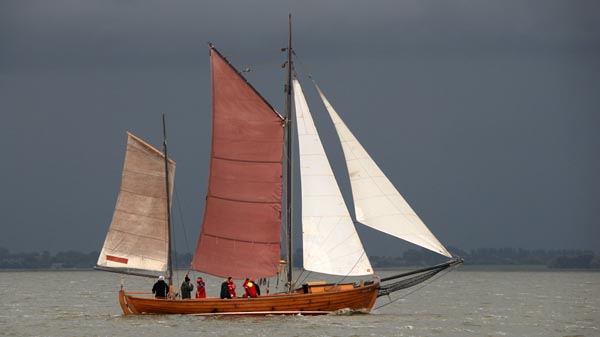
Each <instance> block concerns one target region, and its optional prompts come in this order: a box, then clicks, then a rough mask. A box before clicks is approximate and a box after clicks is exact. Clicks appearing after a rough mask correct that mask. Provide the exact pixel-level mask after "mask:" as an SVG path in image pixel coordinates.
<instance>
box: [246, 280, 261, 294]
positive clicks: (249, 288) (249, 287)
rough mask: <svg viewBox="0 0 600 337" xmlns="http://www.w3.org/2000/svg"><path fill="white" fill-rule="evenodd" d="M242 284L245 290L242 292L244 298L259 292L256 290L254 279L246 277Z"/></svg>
mask: <svg viewBox="0 0 600 337" xmlns="http://www.w3.org/2000/svg"><path fill="white" fill-rule="evenodd" d="M242 286H243V287H244V290H245V291H246V292H245V293H244V298H251V297H257V296H258V295H259V294H260V293H259V292H258V291H257V287H258V285H257V284H256V283H254V280H251V279H249V278H246V281H244V284H243V285H242Z"/></svg>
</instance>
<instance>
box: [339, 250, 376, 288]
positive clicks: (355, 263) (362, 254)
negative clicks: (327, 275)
mask: <svg viewBox="0 0 600 337" xmlns="http://www.w3.org/2000/svg"><path fill="white" fill-rule="evenodd" d="M366 254H367V252H365V250H364V248H363V251H362V253H360V256H359V257H358V258H357V259H356V262H354V265H353V266H352V269H350V270H349V271H348V274H346V276H344V277H343V278H342V279H341V280H339V281H337V282H336V283H335V285H336V286H337V285H338V284H340V283H341V282H343V281H344V280H345V279H346V278H348V275H350V273H351V272H352V271H353V270H354V268H356V266H357V265H358V263H359V262H360V260H361V259H362V257H363V256H364V255H366ZM367 260H368V258H367ZM371 270H373V266H371Z"/></svg>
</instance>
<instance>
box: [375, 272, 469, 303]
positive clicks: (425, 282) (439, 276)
mask: <svg viewBox="0 0 600 337" xmlns="http://www.w3.org/2000/svg"><path fill="white" fill-rule="evenodd" d="M456 267H457V266H452V267H451V268H446V269H444V270H442V271H441V272H439V273H437V274H436V275H434V276H433V277H432V278H431V279H429V280H425V281H424V282H423V283H422V284H421V286H419V287H417V288H415V289H413V290H412V291H410V292H408V293H406V294H404V295H402V296H400V297H398V298H397V299H395V300H393V301H392V300H390V301H389V302H388V303H384V304H382V305H380V306H378V307H375V308H373V310H377V309H380V308H383V307H385V306H388V305H390V304H392V303H396V302H398V301H400V300H401V299H403V298H405V297H408V296H409V295H411V294H413V293H415V292H417V291H419V290H421V289H423V287H425V286H427V285H429V284H431V283H433V282H435V281H437V280H438V279H440V278H441V277H442V276H444V275H446V274H447V273H449V272H450V271H451V270H452V269H454V268H456ZM387 296H388V298H390V295H389V294H388V295H387Z"/></svg>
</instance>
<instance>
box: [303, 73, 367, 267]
mask: <svg viewBox="0 0 600 337" xmlns="http://www.w3.org/2000/svg"><path fill="white" fill-rule="evenodd" d="M294 101H295V105H296V123H297V128H298V140H299V150H300V174H301V183H302V238H303V245H304V246H303V251H304V255H303V257H304V268H305V269H306V270H310V271H314V272H319V273H326V274H333V275H369V274H372V273H373V269H372V268H371V263H370V262H369V259H368V257H367V255H366V253H365V251H364V248H363V245H362V243H361V242H360V238H359V237H358V234H357V233H356V228H355V227H354V223H353V222H352V218H351V217H350V213H349V212H348V208H347V207H346V203H345V202H344V199H343V197H342V193H341V192H340V189H339V186H338V184H337V182H336V180H335V176H334V175H333V171H332V170H331V166H330V165H329V161H328V160H327V155H326V154H325V150H324V149H323V145H322V144H321V140H320V139H319V134H318V133H317V129H316V127H315V124H314V122H313V119H312V116H311V114H310V111H309V109H308V105H307V103H306V100H305V98H304V94H303V93H302V88H301V87H300V83H299V82H298V81H297V80H294Z"/></svg>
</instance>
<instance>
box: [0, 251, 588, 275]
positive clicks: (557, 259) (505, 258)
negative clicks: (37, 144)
mask: <svg viewBox="0 0 600 337" xmlns="http://www.w3.org/2000/svg"><path fill="white" fill-rule="evenodd" d="M448 250H449V251H450V252H451V253H452V254H454V255H456V256H460V257H462V258H464V259H465V265H538V266H547V267H549V268H581V269H588V268H597V269H600V256H597V255H595V253H594V252H592V251H589V250H543V249H536V250H528V249H521V248H519V249H515V248H500V249H498V248H478V249H471V250H469V251H466V250H462V249H459V248H454V247H449V249H448ZM98 255H99V253H98V252H90V253H82V252H77V251H72V250H71V251H66V252H59V253H56V254H51V253H49V252H48V251H44V252H41V253H40V252H33V253H11V252H10V251H9V250H8V249H6V248H3V247H0V269H5V270H6V269H91V268H93V267H94V266H95V265H96V261H97V260H98ZM369 258H370V260H371V264H372V265H373V267H375V268H386V267H389V268H392V267H405V266H407V267H408V266H411V267H412V266H430V265H434V264H438V263H442V262H444V261H445V258H444V257H442V256H439V255H438V254H435V253H433V252H431V251H429V250H426V249H409V250H406V251H405V252H404V253H403V254H402V255H400V256H370V257H369ZM191 261H192V254H190V253H176V254H174V256H173V266H174V268H176V269H186V268H188V266H189V265H190V263H191ZM294 265H295V266H296V267H300V266H301V265H302V251H301V250H297V251H296V259H295V261H294Z"/></svg>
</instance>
